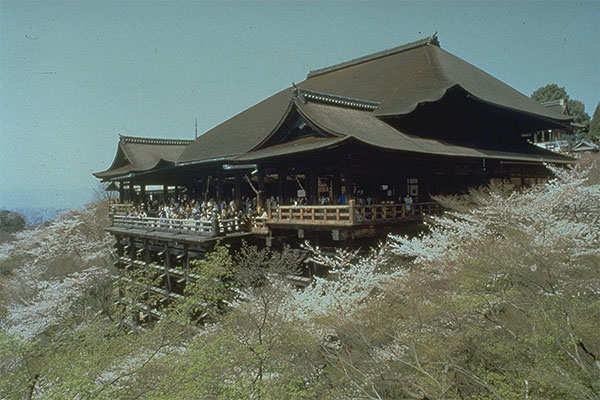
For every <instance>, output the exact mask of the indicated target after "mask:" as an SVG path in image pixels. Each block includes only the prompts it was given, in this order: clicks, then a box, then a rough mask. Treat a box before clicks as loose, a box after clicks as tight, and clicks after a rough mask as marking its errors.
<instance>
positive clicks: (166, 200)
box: [162, 185, 169, 204]
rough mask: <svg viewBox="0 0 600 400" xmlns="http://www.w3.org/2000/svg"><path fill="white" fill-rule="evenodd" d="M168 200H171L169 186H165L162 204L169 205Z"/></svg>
mask: <svg viewBox="0 0 600 400" xmlns="http://www.w3.org/2000/svg"><path fill="white" fill-rule="evenodd" d="M168 199H169V186H167V185H163V199H162V202H163V203H164V204H167V203H168Z"/></svg>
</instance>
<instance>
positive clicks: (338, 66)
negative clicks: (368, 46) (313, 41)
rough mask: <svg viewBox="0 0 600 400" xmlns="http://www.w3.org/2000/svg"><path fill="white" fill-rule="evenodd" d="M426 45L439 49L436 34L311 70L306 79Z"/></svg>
mask: <svg viewBox="0 0 600 400" xmlns="http://www.w3.org/2000/svg"><path fill="white" fill-rule="evenodd" d="M428 45H434V46H437V47H440V41H439V40H438V37H437V32H436V33H434V34H433V35H431V36H429V37H426V38H423V39H419V40H416V41H414V42H410V43H406V44H403V45H401V46H397V47H393V48H391V49H387V50H383V51H378V52H377V53H373V54H369V55H366V56H362V57H358V58H353V59H352V60H348V61H344V62H341V63H339V64H335V65H331V66H329V67H325V68H319V69H315V70H311V71H309V72H308V75H307V76H306V79H309V78H312V77H314V76H317V75H322V74H326V73H328V72H333V71H337V70H339V69H343V68H347V67H351V66H353V65H357V64H362V63H365V62H367V61H372V60H377V59H378V58H382V57H387V56H389V55H392V54H397V53H401V52H403V51H407V50H411V49H415V48H417V47H422V46H428Z"/></svg>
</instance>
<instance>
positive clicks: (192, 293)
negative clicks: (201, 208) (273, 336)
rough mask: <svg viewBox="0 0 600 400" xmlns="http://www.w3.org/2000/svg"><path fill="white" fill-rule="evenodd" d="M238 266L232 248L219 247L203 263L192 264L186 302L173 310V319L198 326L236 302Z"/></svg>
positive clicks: (180, 301) (179, 302) (195, 262)
mask: <svg viewBox="0 0 600 400" xmlns="http://www.w3.org/2000/svg"><path fill="white" fill-rule="evenodd" d="M234 271H235V270H234V265H233V260H232V257H231V255H230V251H229V245H220V244H217V245H216V246H215V247H214V249H213V250H212V251H211V252H209V253H207V255H206V258H204V259H202V260H192V261H191V262H190V277H192V278H193V281H192V282H189V283H188V284H187V286H186V289H185V297H184V299H183V300H179V301H177V302H176V303H175V304H174V306H173V307H171V309H170V310H169V313H170V314H173V315H172V317H173V318H179V321H180V322H183V323H189V322H192V323H197V322H200V321H205V322H206V321H207V320H210V319H213V318H214V317H215V316H216V315H218V314H219V313H221V312H222V311H223V310H224V309H225V308H226V305H227V303H228V302H229V301H230V300H231V299H232V298H233V295H234V290H235V289H236V284H235V282H234V281H233V277H234Z"/></svg>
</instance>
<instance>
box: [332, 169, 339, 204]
mask: <svg viewBox="0 0 600 400" xmlns="http://www.w3.org/2000/svg"><path fill="white" fill-rule="evenodd" d="M331 186H332V188H331V189H332V194H333V199H331V204H337V199H338V197H340V193H341V190H342V178H341V177H340V171H334V172H333V176H332V177H331Z"/></svg>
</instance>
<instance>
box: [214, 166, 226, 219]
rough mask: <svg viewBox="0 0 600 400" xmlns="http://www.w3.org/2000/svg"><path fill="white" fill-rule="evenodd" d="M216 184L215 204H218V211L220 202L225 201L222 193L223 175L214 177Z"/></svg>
mask: <svg viewBox="0 0 600 400" xmlns="http://www.w3.org/2000/svg"><path fill="white" fill-rule="evenodd" d="M215 180H216V184H217V196H216V197H217V203H218V204H219V210H220V209H221V200H225V197H224V195H225V194H224V193H223V174H221V173H219V174H217V175H216V176H215Z"/></svg>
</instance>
